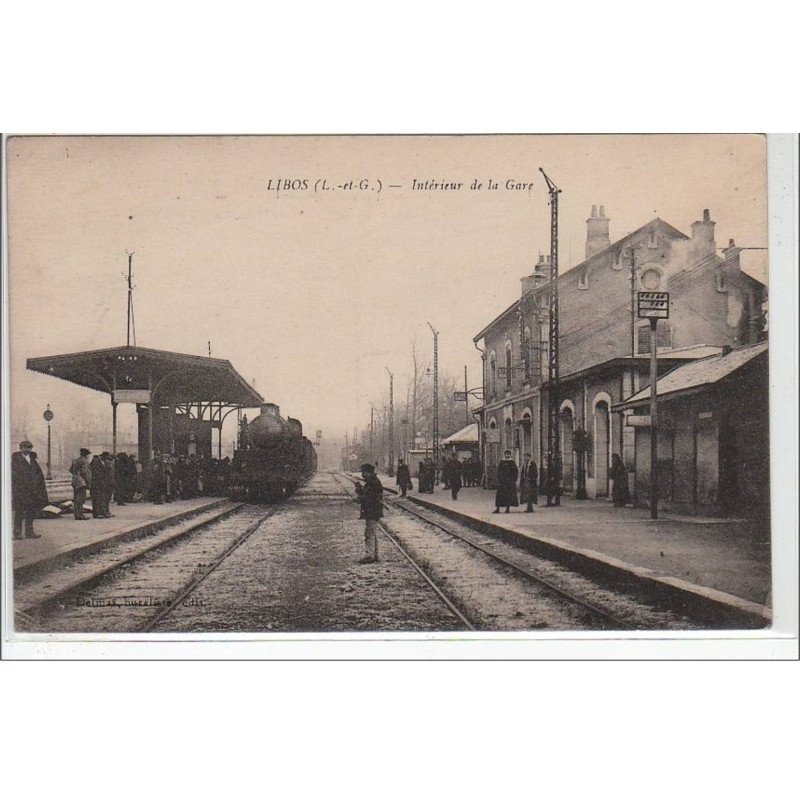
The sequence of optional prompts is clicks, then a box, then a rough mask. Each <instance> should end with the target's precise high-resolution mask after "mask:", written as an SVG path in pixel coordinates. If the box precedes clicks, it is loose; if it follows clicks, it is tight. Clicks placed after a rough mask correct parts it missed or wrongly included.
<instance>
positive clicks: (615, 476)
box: [608, 453, 631, 508]
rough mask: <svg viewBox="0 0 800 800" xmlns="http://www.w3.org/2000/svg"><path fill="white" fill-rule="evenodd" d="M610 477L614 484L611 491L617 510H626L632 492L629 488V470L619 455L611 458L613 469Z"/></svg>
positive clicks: (610, 471) (616, 454) (609, 472)
mask: <svg viewBox="0 0 800 800" xmlns="http://www.w3.org/2000/svg"><path fill="white" fill-rule="evenodd" d="M608 477H609V478H611V480H612V481H613V482H614V485H613V488H612V489H611V499H612V500H613V501H614V506H615V507H616V508H625V506H626V505H628V503H630V502H631V491H630V489H629V488H628V470H626V469H625V464H624V462H623V461H622V456H621V455H620V454H619V453H614V454H613V455H612V456H611V469H610V470H609V471H608Z"/></svg>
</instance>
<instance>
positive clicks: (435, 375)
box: [428, 322, 439, 480]
mask: <svg viewBox="0 0 800 800" xmlns="http://www.w3.org/2000/svg"><path fill="white" fill-rule="evenodd" d="M428 327H429V328H430V329H431V331H432V332H433V467H434V470H435V473H434V474H435V475H436V476H438V475H439V331H437V330H436V328H434V327H433V325H431V324H430V322H429V323H428ZM434 480H435V478H434Z"/></svg>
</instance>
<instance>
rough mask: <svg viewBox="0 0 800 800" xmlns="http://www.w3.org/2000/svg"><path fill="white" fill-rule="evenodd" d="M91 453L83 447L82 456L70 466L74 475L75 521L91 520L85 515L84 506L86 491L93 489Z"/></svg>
mask: <svg viewBox="0 0 800 800" xmlns="http://www.w3.org/2000/svg"><path fill="white" fill-rule="evenodd" d="M91 454H92V453H91V451H90V450H87V449H86V448H85V447H81V454H80V456H78V458H76V459H74V460H73V461H72V463H71V464H70V465H69V471H70V473H72V506H73V508H72V510H73V512H74V514H75V519H89V517H87V516H86V514H84V513H83V504H84V503H85V502H86V490H87V489H91V487H92V472H91V470H90V469H89V456H90V455H91Z"/></svg>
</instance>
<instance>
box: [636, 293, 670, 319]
mask: <svg viewBox="0 0 800 800" xmlns="http://www.w3.org/2000/svg"><path fill="white" fill-rule="evenodd" d="M636 305H637V313H638V316H639V319H669V292H638V294H637V297H636Z"/></svg>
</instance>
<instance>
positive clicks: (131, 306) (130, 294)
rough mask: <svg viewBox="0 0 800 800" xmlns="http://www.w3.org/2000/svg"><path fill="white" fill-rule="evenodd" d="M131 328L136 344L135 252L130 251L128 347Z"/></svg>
mask: <svg viewBox="0 0 800 800" xmlns="http://www.w3.org/2000/svg"><path fill="white" fill-rule="evenodd" d="M131 329H133V344H134V345H136V322H135V321H134V319H133V253H128V340H127V341H128V347H130V346H131Z"/></svg>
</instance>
